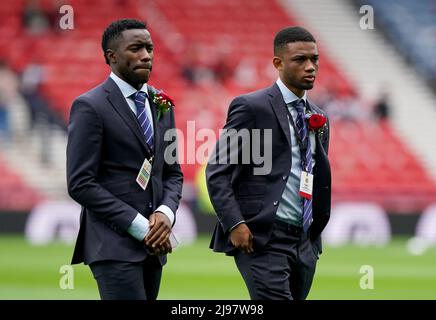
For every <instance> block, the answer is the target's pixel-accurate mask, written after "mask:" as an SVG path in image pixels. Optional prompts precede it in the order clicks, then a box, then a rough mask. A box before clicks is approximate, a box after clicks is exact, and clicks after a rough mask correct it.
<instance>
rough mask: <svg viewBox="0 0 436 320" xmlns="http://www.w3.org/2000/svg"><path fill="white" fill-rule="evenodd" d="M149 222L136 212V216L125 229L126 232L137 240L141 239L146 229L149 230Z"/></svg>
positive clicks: (145, 233)
mask: <svg viewBox="0 0 436 320" xmlns="http://www.w3.org/2000/svg"><path fill="white" fill-rule="evenodd" d="M149 224H150V222H149V221H148V219H147V218H146V217H144V216H143V215H142V214H139V213H138V215H137V216H136V218H135V219H133V221H132V223H131V224H130V226H129V228H128V229H127V232H128V233H130V234H131V235H132V236H133V237H134V238H135V239H137V240H138V241H143V240H144V238H145V236H146V235H147V233H148V231H149V230H150V227H149Z"/></svg>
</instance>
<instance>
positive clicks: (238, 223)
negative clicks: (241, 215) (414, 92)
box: [229, 220, 245, 232]
mask: <svg viewBox="0 0 436 320" xmlns="http://www.w3.org/2000/svg"><path fill="white" fill-rule="evenodd" d="M241 223H245V221H244V220H242V221H239V222H238V223H237V224H235V225H234V226H233V227H231V228H230V229H229V231H230V232H231V231H232V230H233V229H235V228H236V227H237V226H239V225H240V224H241Z"/></svg>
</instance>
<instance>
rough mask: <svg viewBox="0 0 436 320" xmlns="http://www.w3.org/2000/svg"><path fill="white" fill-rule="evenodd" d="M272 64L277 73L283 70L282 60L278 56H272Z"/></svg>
mask: <svg viewBox="0 0 436 320" xmlns="http://www.w3.org/2000/svg"><path fill="white" fill-rule="evenodd" d="M272 63H273V65H274V68H276V69H277V70H278V71H282V70H283V60H282V58H280V57H279V56H274V58H273V60H272Z"/></svg>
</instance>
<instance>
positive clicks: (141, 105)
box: [135, 91, 154, 151]
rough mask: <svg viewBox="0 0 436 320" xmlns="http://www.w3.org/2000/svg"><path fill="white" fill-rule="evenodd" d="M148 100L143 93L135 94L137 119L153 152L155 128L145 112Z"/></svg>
mask: <svg viewBox="0 0 436 320" xmlns="http://www.w3.org/2000/svg"><path fill="white" fill-rule="evenodd" d="M146 98H147V94H146V93H145V92H143V91H138V92H136V93H135V105H136V117H137V118H138V121H139V124H140V125H141V128H142V131H143V132H144V137H145V141H146V142H147V144H148V146H149V147H150V149H151V151H153V147H154V141H153V140H154V139H153V126H152V124H151V121H150V119H149V118H148V117H147V112H146V110H145V99H146Z"/></svg>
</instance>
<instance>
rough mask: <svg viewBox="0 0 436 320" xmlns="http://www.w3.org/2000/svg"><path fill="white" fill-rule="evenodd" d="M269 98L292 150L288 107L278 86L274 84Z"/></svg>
mask: <svg viewBox="0 0 436 320" xmlns="http://www.w3.org/2000/svg"><path fill="white" fill-rule="evenodd" d="M269 96H270V99H269V101H270V104H271V106H272V109H273V111H274V113H275V115H276V117H277V121H278V122H279V124H280V127H281V128H282V131H283V133H284V134H285V136H286V140H287V141H288V144H289V148H291V146H292V145H291V130H290V129H289V119H288V113H287V112H286V108H287V106H286V104H285V101H284V100H283V96H282V94H281V92H280V89H279V87H278V86H277V84H274V85H273V86H272V87H271V88H270V92H269Z"/></svg>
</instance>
